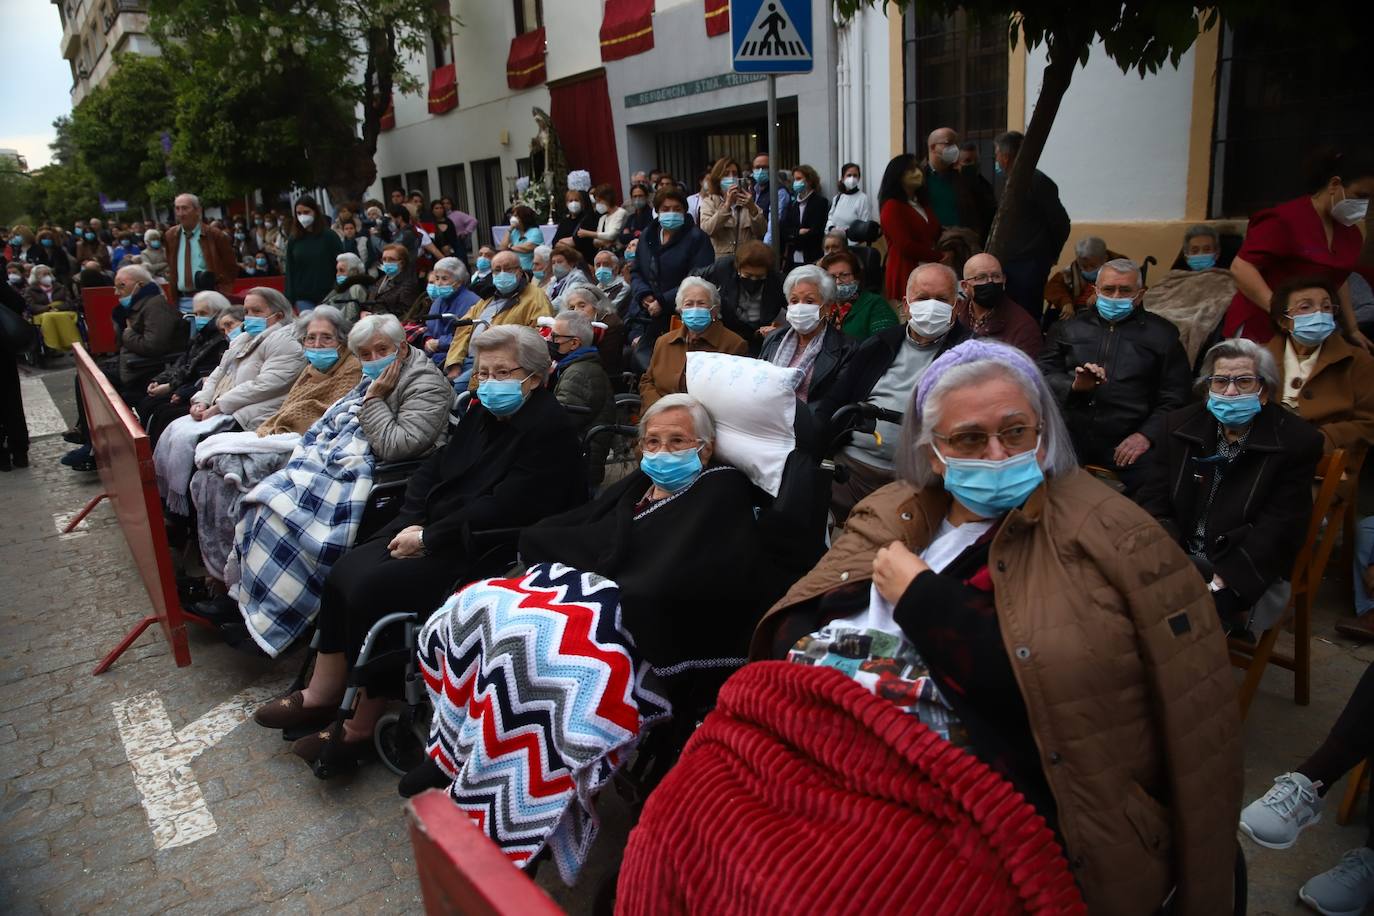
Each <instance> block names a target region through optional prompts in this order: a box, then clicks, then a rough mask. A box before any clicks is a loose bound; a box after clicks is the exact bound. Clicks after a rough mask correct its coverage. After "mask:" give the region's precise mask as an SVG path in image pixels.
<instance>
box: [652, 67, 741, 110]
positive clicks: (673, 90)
mask: <svg viewBox="0 0 1374 916" xmlns="http://www.w3.org/2000/svg"><path fill="white" fill-rule="evenodd" d="M763 79H764V76H763V75H762V74H753V73H722V74H721V75H720V76H707V77H703V78H702V79H699V80H691V81H690V82H686V83H677V84H675V85H672V86H664V87H662V88H660V89H650V90H648V91H646V92H636V93H634V94H633V95H627V96H625V107H626V108H636V107H638V106H640V105H652V104H654V103H655V102H668V101H671V100H672V99H685V98H686V97H687V96H689V95H701V94H702V93H703V92H715V91H716V90H718V89H729V88H730V87H732V86H743V85H744V84H746V83H757V82H759V81H761V80H763Z"/></svg>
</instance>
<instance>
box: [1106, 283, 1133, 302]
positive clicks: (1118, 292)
mask: <svg viewBox="0 0 1374 916" xmlns="http://www.w3.org/2000/svg"><path fill="white" fill-rule="evenodd" d="M1097 291H1098V292H1099V293H1104V294H1106V295H1108V296H1120V297H1121V298H1123V299H1125V298H1127V297H1129V296H1134V295H1135V285H1134V284H1131V283H1128V284H1126V285H1125V286H1099V287H1098V288H1097Z"/></svg>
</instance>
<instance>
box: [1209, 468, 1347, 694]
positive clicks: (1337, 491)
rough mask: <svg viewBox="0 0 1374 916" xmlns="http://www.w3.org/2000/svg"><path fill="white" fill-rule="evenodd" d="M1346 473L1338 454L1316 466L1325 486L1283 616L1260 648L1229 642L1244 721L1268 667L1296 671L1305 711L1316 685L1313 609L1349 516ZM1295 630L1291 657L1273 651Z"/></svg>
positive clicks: (1295, 687) (1297, 689)
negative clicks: (1287, 630) (1282, 634)
mask: <svg viewBox="0 0 1374 916" xmlns="http://www.w3.org/2000/svg"><path fill="white" fill-rule="evenodd" d="M1344 471H1345V451H1344V450H1343V449H1336V450H1335V451H1333V452H1332V453H1331V454H1330V455H1327V456H1326V457H1325V458H1323V459H1322V460H1321V461H1320V462H1319V463H1318V464H1317V479H1318V480H1320V481H1321V486H1320V488H1319V489H1318V490H1317V497H1316V499H1314V500H1313V502H1312V518H1311V520H1310V521H1309V522H1308V523H1307V538H1306V540H1305V541H1304V542H1303V545H1302V549H1301V550H1300V551H1298V556H1297V559H1296V560H1295V561H1294V563H1293V576H1292V579H1291V582H1292V584H1293V594H1292V595H1291V596H1290V597H1289V599H1288V606H1287V607H1286V608H1284V611H1283V615H1282V616H1281V617H1280V618H1279V620H1278V621H1277V622H1276V623H1275V624H1274V625H1273V626H1272V627H1270V628H1269V629H1267V630H1265V631H1264V635H1263V636H1261V637H1260V640H1259V643H1258V644H1257V645H1254V646H1252V645H1249V644H1247V643H1245V642H1242V641H1240V640H1237V639H1231V640H1229V647H1230V653H1231V664H1232V665H1235V666H1236V667H1237V668H1244V669H1245V680H1244V681H1243V682H1242V683H1241V687H1240V714H1241V716H1242V717H1244V716H1245V715H1246V713H1247V712H1249V710H1250V702H1251V701H1252V700H1253V699H1254V698H1255V691H1257V690H1258V689H1259V683H1260V679H1261V678H1263V677H1264V668H1265V666H1266V665H1268V664H1269V663H1270V662H1273V663H1274V664H1275V665H1278V666H1279V667H1280V668H1286V669H1288V670H1289V671H1292V672H1293V702H1295V703H1297V704H1298V705H1299V706H1306V705H1307V703H1308V700H1309V695H1310V693H1311V686H1312V604H1313V602H1314V600H1315V599H1316V596H1317V589H1318V588H1320V587H1321V581H1322V575H1323V574H1324V573H1325V572H1326V562H1327V560H1329V559H1330V558H1331V551H1332V550H1333V549H1334V548H1335V546H1336V540H1337V538H1339V537H1340V534H1341V519H1342V517H1343V516H1344V514H1345V510H1346V507H1347V506H1348V504H1349V503H1348V500H1347V499H1345V498H1343V497H1342V493H1343V492H1346V487H1344V486H1343V485H1342V482H1341V474H1342V473H1343V472H1344ZM1290 621H1291V622H1292V625H1293V654H1292V655H1283V654H1279V653H1276V652H1275V651H1274V645H1275V644H1276V643H1277V642H1278V638H1279V631H1280V630H1282V629H1283V628H1284V626H1285V625H1286V624H1288V623H1289V622H1290Z"/></svg>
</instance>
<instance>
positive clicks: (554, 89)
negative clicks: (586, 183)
mask: <svg viewBox="0 0 1374 916" xmlns="http://www.w3.org/2000/svg"><path fill="white" fill-rule="evenodd" d="M549 117H551V118H552V119H553V126H554V129H555V130H557V131H558V140H559V142H560V143H562V144H563V154H564V157H565V158H566V159H567V161H568V168H569V169H586V170H587V171H588V172H590V173H591V175H592V185H593V186H595V185H599V184H603V183H604V184H609V185H610V186H611V187H612V188H613V189H614V190H615V196H616V200H619V199H620V193H621V192H620V188H621V184H620V159H619V157H618V156H616V151H615V124H614V123H613V122H612V121H611V96H610V93H609V92H608V91H607V89H606V74H605V72H604V71H603V72H600V73H597V74H595V75H594V76H592V77H589V78H587V79H579V80H576V81H573V82H568V83H555V84H553V85H551V86H549Z"/></svg>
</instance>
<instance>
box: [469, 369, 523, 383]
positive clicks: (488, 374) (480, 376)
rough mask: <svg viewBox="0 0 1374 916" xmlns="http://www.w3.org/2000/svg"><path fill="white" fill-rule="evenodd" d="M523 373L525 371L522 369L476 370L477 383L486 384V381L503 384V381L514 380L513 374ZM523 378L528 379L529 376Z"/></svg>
mask: <svg viewBox="0 0 1374 916" xmlns="http://www.w3.org/2000/svg"><path fill="white" fill-rule="evenodd" d="M523 371H525V370H523V369H480V370H478V372H477V381H479V382H487V381H492V380H495V381H498V382H504V381H505V380H506V379H508V378H514V377H515V373H517V372H523ZM525 378H529V376H525ZM524 380H525V379H521V381H522V382H523V381H524Z"/></svg>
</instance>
